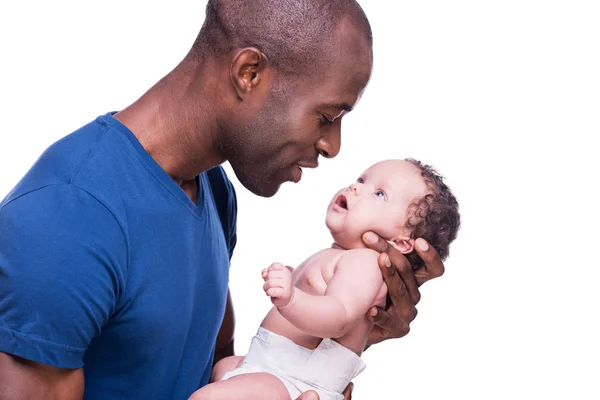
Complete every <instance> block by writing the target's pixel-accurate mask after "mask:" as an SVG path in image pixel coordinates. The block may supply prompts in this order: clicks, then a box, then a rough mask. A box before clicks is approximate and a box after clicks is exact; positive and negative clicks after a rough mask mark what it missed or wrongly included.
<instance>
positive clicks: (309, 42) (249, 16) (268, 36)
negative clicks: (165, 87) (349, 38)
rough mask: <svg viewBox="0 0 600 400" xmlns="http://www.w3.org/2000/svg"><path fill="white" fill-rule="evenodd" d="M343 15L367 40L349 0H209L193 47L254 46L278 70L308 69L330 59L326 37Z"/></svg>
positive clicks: (200, 50)
mask: <svg viewBox="0 0 600 400" xmlns="http://www.w3.org/2000/svg"><path fill="white" fill-rule="evenodd" d="M343 19H348V20H349V21H350V23H351V24H352V25H353V26H355V28H356V29H357V30H358V31H359V32H361V33H362V34H363V35H364V38H365V39H366V40H367V41H368V43H369V46H370V45H371V43H372V33H371V27H370V25H369V21H368V20H367V17H366V16H365V14H364V12H363V10H362V9H361V7H360V6H359V5H358V3H357V2H356V1H354V0H252V1H247V0H209V1H208V5H207V6H206V18H205V22H204V25H203V26H202V29H201V31H200V34H199V35H198V38H197V39H196V41H195V43H194V47H193V51H194V53H195V54H197V55H198V56H213V57H214V56H218V55H222V54H227V53H229V52H231V51H232V50H234V49H240V48H246V47H256V48H257V49H259V50H260V51H261V52H262V53H264V54H265V55H266V57H267V59H268V62H269V64H270V65H272V66H273V67H275V68H276V69H277V70H278V71H279V73H281V74H294V75H298V74H299V75H302V74H307V73H311V72H314V70H315V68H318V66H319V65H320V64H321V61H325V62H330V60H327V59H326V58H327V57H324V54H326V53H327V50H328V45H329V43H328V41H327V39H328V38H330V37H331V36H332V35H333V32H334V30H335V28H336V26H337V25H338V24H339V23H340V22H341V21H342V20H343Z"/></svg>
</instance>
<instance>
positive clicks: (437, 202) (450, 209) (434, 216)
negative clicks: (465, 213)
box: [406, 158, 460, 269]
mask: <svg viewBox="0 0 600 400" xmlns="http://www.w3.org/2000/svg"><path fill="white" fill-rule="evenodd" d="M406 161H408V162H410V163H411V164H413V165H414V166H416V167H417V168H419V169H420V170H421V176H422V177H423V179H424V180H425V184H426V185H427V189H428V192H429V193H427V194H426V195H425V196H424V197H422V198H420V199H419V200H417V201H416V202H414V203H413V204H411V205H410V206H409V208H408V215H409V217H408V219H407V221H406V228H408V229H410V231H411V237H412V238H413V239H417V238H423V239H425V240H427V242H428V243H429V244H430V245H431V246H433V248H434V249H436V250H437V252H438V254H439V255H440V258H441V259H442V261H443V260H445V259H446V258H447V257H448V255H449V253H450V243H452V241H453V240H454V239H456V235H457V233H458V230H459V229H460V214H459V212H458V201H457V200H456V197H454V194H452V192H451V191H450V188H449V187H448V185H446V183H445V182H444V178H443V177H442V176H441V175H440V174H439V173H438V172H437V171H436V170H435V169H434V168H433V167H432V166H430V165H426V164H423V163H422V162H421V161H419V160H415V159H414V158H407V159H406ZM406 257H407V258H408V260H409V261H410V263H411V265H412V267H413V269H417V268H419V267H421V266H422V265H423V264H424V262H423V260H422V259H421V257H419V255H418V254H417V252H416V251H413V252H411V253H409V254H407V255H406Z"/></svg>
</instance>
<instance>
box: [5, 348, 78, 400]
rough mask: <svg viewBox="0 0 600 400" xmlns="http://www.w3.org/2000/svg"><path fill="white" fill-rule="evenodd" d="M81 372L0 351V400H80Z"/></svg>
mask: <svg viewBox="0 0 600 400" xmlns="http://www.w3.org/2000/svg"><path fill="white" fill-rule="evenodd" d="M83 388H84V386H83V369H82V368H79V369H74V370H72V369H60V368H54V367H50V366H48V365H44V364H40V363H36V362H33V361H29V360H26V359H24V358H20V357H15V356H12V355H10V354H7V353H2V352H0V400H29V399H44V400H81V399H82V398H83Z"/></svg>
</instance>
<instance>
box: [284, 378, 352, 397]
mask: <svg viewBox="0 0 600 400" xmlns="http://www.w3.org/2000/svg"><path fill="white" fill-rule="evenodd" d="M353 388H354V384H353V383H352V382H350V383H349V384H348V386H346V390H344V393H342V394H343V395H344V400H352V389H353ZM296 400H319V395H318V394H317V393H316V392H313V391H312V390H309V391H308V392H304V393H302V394H301V395H300V397H298V398H297V399H296Z"/></svg>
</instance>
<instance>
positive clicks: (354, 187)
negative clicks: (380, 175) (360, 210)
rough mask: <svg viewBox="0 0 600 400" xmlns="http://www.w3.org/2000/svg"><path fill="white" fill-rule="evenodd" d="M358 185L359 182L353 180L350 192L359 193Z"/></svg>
mask: <svg viewBox="0 0 600 400" xmlns="http://www.w3.org/2000/svg"><path fill="white" fill-rule="evenodd" d="M359 186H360V183H358V182H355V183H353V184H352V185H350V190H351V191H352V192H354V193H355V194H359V193H360V187H359Z"/></svg>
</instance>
